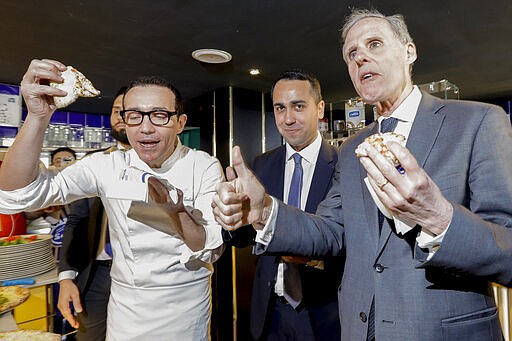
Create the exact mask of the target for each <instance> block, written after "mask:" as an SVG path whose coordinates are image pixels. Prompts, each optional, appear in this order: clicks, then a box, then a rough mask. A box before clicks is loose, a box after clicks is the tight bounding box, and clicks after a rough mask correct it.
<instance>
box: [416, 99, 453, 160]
mask: <svg viewBox="0 0 512 341" xmlns="http://www.w3.org/2000/svg"><path fill="white" fill-rule="evenodd" d="M422 94H423V96H422V98H421V102H420V105H419V107H418V113H417V114H416V118H415V119H414V122H413V124H412V129H411V132H410V133H409V138H408V139H407V149H409V151H410V152H411V153H412V155H414V157H415V158H416V160H417V161H418V164H419V165H420V167H423V166H424V165H425V162H426V160H427V158H428V155H429V154H430V151H431V150H432V147H433V145H434V142H435V140H436V139H437V136H438V134H439V130H440V129H441V125H442V124H443V121H444V118H445V115H444V114H443V113H441V112H440V109H441V108H442V107H443V106H444V104H443V102H442V101H441V100H439V99H438V98H436V97H434V96H431V95H429V94H427V93H422Z"/></svg>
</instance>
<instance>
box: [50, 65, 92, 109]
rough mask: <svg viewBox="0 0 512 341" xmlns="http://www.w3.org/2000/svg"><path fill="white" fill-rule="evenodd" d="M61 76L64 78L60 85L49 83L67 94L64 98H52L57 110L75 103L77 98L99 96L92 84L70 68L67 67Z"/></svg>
mask: <svg viewBox="0 0 512 341" xmlns="http://www.w3.org/2000/svg"><path fill="white" fill-rule="evenodd" d="M61 76H62V78H64V81H63V82H62V83H55V82H51V83H50V86H53V87H54V88H57V89H60V90H64V91H66V92H67V93H68V94H67V95H66V96H54V97H53V101H54V102H55V105H56V106H57V108H64V107H67V106H68V105H70V104H72V103H73V102H75V101H76V100H77V99H78V97H96V96H98V95H99V94H100V91H99V90H97V89H96V88H95V87H94V85H92V82H91V81H90V80H88V79H87V78H86V77H85V76H84V75H83V74H82V73H81V72H80V71H78V70H77V69H75V68H74V67H72V66H68V67H67V69H66V71H64V72H62V74H61Z"/></svg>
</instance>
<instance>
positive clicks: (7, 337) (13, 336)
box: [0, 330, 61, 341]
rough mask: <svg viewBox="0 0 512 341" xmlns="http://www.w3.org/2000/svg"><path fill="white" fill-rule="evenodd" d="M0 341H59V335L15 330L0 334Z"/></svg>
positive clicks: (39, 331) (38, 331) (40, 331)
mask: <svg viewBox="0 0 512 341" xmlns="http://www.w3.org/2000/svg"><path fill="white" fill-rule="evenodd" d="M0 340H2V341H60V340H61V336H60V335H59V334H54V333H49V332H44V331H42V330H16V331H12V332H7V333H0Z"/></svg>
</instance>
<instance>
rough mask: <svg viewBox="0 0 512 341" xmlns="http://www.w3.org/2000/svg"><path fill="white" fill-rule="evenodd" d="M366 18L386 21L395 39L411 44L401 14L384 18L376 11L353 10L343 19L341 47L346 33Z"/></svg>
mask: <svg viewBox="0 0 512 341" xmlns="http://www.w3.org/2000/svg"><path fill="white" fill-rule="evenodd" d="M366 18H379V19H383V20H386V21H387V22H388V24H389V26H390V27H391V30H392V31H393V33H394V34H395V37H396V38H397V39H398V40H399V41H400V42H401V43H402V44H404V45H405V44H408V43H413V41H412V37H411V35H410V34H409V30H408V29H407V24H406V23H405V19H404V17H403V15H401V14H395V15H390V16H386V15H384V14H382V13H380V12H379V11H377V10H376V9H359V8H353V9H352V10H351V12H350V14H349V15H348V16H347V17H346V18H345V24H344V25H343V28H342V29H341V45H342V46H343V44H345V39H346V38H347V33H348V31H349V30H350V29H351V28H352V26H354V25H355V24H356V23H357V22H359V21H360V20H362V19H366Z"/></svg>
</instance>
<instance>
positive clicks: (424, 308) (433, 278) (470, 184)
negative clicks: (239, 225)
mask: <svg viewBox="0 0 512 341" xmlns="http://www.w3.org/2000/svg"><path fill="white" fill-rule="evenodd" d="M376 131H377V127H376V124H375V123H374V124H371V125H369V126H368V127H367V128H365V129H364V130H363V131H362V132H361V133H360V134H358V135H356V136H354V137H353V138H351V139H349V140H348V141H346V142H345V143H344V144H343V146H342V148H341V150H340V155H339V158H338V160H339V161H338V164H337V167H336V171H337V174H336V177H335V179H334V182H333V186H332V188H331V190H330V192H329V193H328V195H327V197H326V199H325V200H324V201H323V202H322V203H320V205H319V208H318V211H317V214H318V215H316V216H315V215H308V214H306V213H302V212H300V211H298V210H296V209H294V208H293V207H288V206H286V205H284V204H282V203H281V202H279V207H278V215H277V223H276V226H277V228H276V230H275V234H274V237H273V239H272V241H271V243H270V245H269V246H268V248H267V251H268V252H290V253H293V252H295V253H297V252H300V253H302V254H304V255H308V256H320V255H326V254H339V253H340V252H341V250H342V249H344V250H345V251H346V263H345V271H344V275H343V280H342V286H341V291H340V293H339V307H340V321H341V330H342V340H350V341H356V340H365V339H366V333H367V328H368V326H367V319H368V314H369V311H370V306H371V302H372V299H373V297H374V296H375V314H376V315H375V316H376V317H375V332H376V339H377V340H379V341H381V340H421V341H425V340H447V341H448V340H449V341H453V340H464V341H468V340H475V341H482V340H501V339H502V335H501V328H500V324H499V319H498V314H497V311H496V307H495V302H494V299H493V295H492V291H491V288H490V284H489V281H495V282H498V283H501V284H504V285H511V284H512V230H510V229H509V227H512V129H511V128H510V121H509V120H508V118H507V117H506V115H505V114H504V112H503V110H502V109H500V108H498V107H495V106H490V105H486V104H481V103H474V102H464V101H444V100H440V99H437V98H434V97H432V96H430V95H428V94H423V98H422V101H421V103H420V106H419V109H418V113H417V116H416V119H415V121H414V124H413V126H412V130H411V133H410V136H409V139H408V142H407V147H408V148H409V150H410V151H411V152H412V154H413V155H414V156H415V157H416V159H417V160H418V163H419V164H420V166H422V167H423V168H424V169H425V171H426V172H427V173H428V174H429V176H430V177H431V178H432V179H433V180H434V181H435V183H436V184H437V185H438V186H439V188H440V189H441V191H442V192H443V194H444V195H445V197H446V198H447V199H448V200H450V201H451V203H452V205H453V207H454V215H453V218H452V221H451V224H450V226H449V230H448V231H447V233H446V235H445V238H444V241H443V243H442V245H441V247H440V249H439V250H438V251H437V253H436V254H435V255H434V256H433V257H432V258H431V259H430V260H429V261H426V257H427V255H428V250H423V249H420V248H419V247H418V246H417V243H416V240H415V238H416V232H417V231H418V229H419V227H416V228H415V230H413V231H411V232H410V233H407V234H406V235H405V236H400V235H397V234H396V233H395V232H394V231H393V228H392V226H390V225H389V223H388V222H385V223H384V226H383V228H382V233H381V234H380V236H379V228H378V215H377V208H376V206H375V204H374V202H373V200H372V198H371V196H370V194H369V192H368V190H367V188H366V186H365V185H364V183H363V178H364V177H365V176H366V172H365V171H364V169H363V168H362V166H361V165H360V164H359V161H358V160H357V158H356V156H355V154H354V150H355V148H356V146H357V145H358V144H359V143H360V142H362V140H363V139H364V138H365V137H367V136H368V135H370V134H372V133H374V132H376ZM283 222H286V223H283ZM291 227H293V229H294V231H293V233H291V231H289V229H290V228H291Z"/></svg>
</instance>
